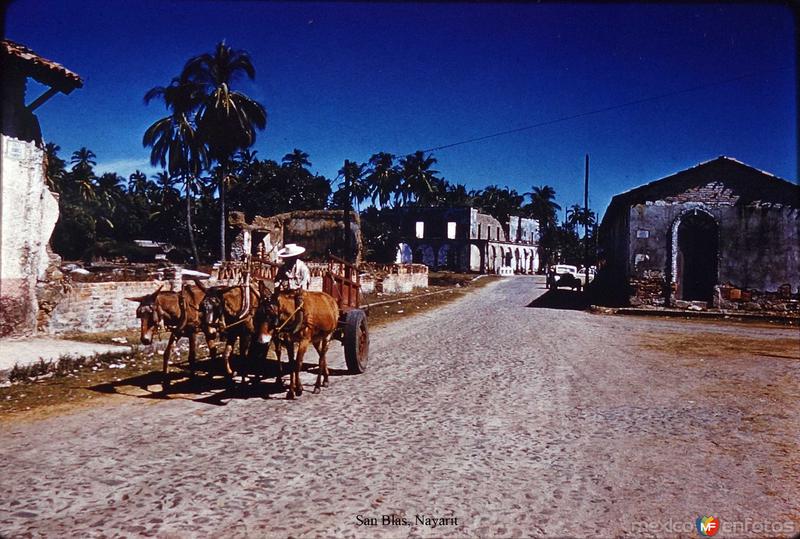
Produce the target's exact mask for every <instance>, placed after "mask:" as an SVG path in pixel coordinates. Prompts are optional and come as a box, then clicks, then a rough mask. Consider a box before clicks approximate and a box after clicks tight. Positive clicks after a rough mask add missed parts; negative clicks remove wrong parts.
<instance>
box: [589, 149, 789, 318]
mask: <svg viewBox="0 0 800 539" xmlns="http://www.w3.org/2000/svg"><path fill="white" fill-rule="evenodd" d="M799 225H800V187H798V185H796V184H794V183H791V182H788V181H786V180H783V179H781V178H778V177H776V176H773V175H772V174H769V173H767V172H763V171H761V170H757V169H755V168H753V167H750V166H748V165H746V164H744V163H741V162H739V161H736V160H735V159H732V158H729V157H719V158H717V159H714V160H712V161H707V162H705V163H701V164H699V165H697V166H694V167H692V168H690V169H688V170H684V171H682V172H678V173H677V174H673V175H672V176H668V177H666V178H662V179H660V180H656V181H654V182H651V183H648V184H646V185H643V186H641V187H637V188H636V189H633V190H631V191H628V192H625V193H622V194H620V195H617V196H615V197H614V198H613V199H612V200H611V204H610V205H609V207H608V209H607V210H606V213H605V216H604V218H603V222H602V224H601V225H600V231H599V233H600V242H601V259H602V260H603V268H602V271H601V276H602V279H601V278H600V277H601V276H598V282H597V284H598V285H601V284H602V285H603V286H604V287H605V288H606V289H607V290H614V291H616V292H617V293H618V298H617V299H622V300H624V301H627V302H629V303H631V304H634V305H642V304H653V305H669V306H677V307H688V306H689V305H690V303H689V302H695V304H694V305H695V306H696V307H701V308H702V306H703V305H705V306H717V307H722V308H731V309H733V308H744V309H761V308H769V309H778V310H784V309H785V310H792V309H796V308H797V298H798V286H800V233H799V232H798V226H799Z"/></svg>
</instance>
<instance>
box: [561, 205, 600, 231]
mask: <svg viewBox="0 0 800 539" xmlns="http://www.w3.org/2000/svg"><path fill="white" fill-rule="evenodd" d="M595 221H596V219H595V215H594V212H593V211H591V210H589V209H588V208H584V207H583V206H581V205H579V204H573V205H572V206H570V208H569V209H568V210H567V223H566V224H567V226H568V227H570V228H572V229H574V228H575V227H577V226H579V225H580V226H583V228H584V233H587V232H588V229H589V227H591V226H593V225H594V223H595Z"/></svg>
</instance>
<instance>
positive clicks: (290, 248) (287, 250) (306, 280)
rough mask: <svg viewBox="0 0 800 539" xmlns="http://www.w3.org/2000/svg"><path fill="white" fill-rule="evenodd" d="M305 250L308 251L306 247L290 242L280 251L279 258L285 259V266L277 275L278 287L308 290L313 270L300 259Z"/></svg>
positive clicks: (276, 282)
mask: <svg viewBox="0 0 800 539" xmlns="http://www.w3.org/2000/svg"><path fill="white" fill-rule="evenodd" d="M304 252H306V249H305V247H300V246H299V245H296V244H294V243H288V244H286V245H285V246H284V247H283V248H282V249H281V250H279V251H278V258H280V259H282V260H283V266H281V267H280V269H279V270H278V274H277V275H276V276H275V286H276V287H277V288H288V289H289V290H308V287H309V286H310V285H311V272H310V271H309V269H308V266H306V263H305V262H303V261H302V260H300V255H301V254H303V253H304Z"/></svg>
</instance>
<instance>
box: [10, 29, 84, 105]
mask: <svg viewBox="0 0 800 539" xmlns="http://www.w3.org/2000/svg"><path fill="white" fill-rule="evenodd" d="M0 45H1V46H0V53H2V63H3V64H4V65H6V66H16V67H17V68H19V69H21V70H22V71H23V72H24V73H25V74H26V75H28V76H29V77H32V78H33V79H35V80H36V81H38V82H40V83H42V84H46V85H47V86H52V87H53V88H56V89H57V90H59V91H61V92H63V93H65V94H68V93H70V92H71V91H72V90H74V89H75V88H80V87H82V86H83V80H81V78H80V76H79V75H77V74H76V73H73V72H72V71H70V70H69V69H67V68H65V67H64V66H62V65H61V64H57V63H56V62H53V61H52V60H48V59H47V58H42V57H41V56H39V55H38V54H36V53H35V52H33V51H32V50H30V49H29V48H28V47H25V46H24V45H20V44H19V43H15V42H14V41H11V40H8V39H3V40H0Z"/></svg>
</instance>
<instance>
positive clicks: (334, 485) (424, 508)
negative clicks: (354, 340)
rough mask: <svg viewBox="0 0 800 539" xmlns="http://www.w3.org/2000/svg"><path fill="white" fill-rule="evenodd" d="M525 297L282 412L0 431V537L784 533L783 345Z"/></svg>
mask: <svg viewBox="0 0 800 539" xmlns="http://www.w3.org/2000/svg"><path fill="white" fill-rule="evenodd" d="M544 291H545V290H544V282H543V279H540V278H530V277H516V278H510V279H506V280H503V281H499V282H496V283H492V284H490V285H488V286H486V287H485V288H483V289H481V290H479V291H476V292H474V293H473V294H470V295H467V296H465V297H464V298H462V299H460V300H458V301H456V302H453V303H451V304H448V305H445V306H443V307H441V308H439V309H437V310H435V311H432V312H429V313H425V314H420V315H417V316H415V317H412V318H408V319H404V320H401V321H399V322H397V323H395V324H392V325H391V326H387V327H384V328H379V329H377V330H376V331H374V332H373V333H372V343H371V348H370V365H369V370H368V372H367V373H366V374H363V375H360V376H344V375H338V376H333V377H332V379H331V387H330V388H327V389H324V390H323V392H322V394H321V395H312V394H310V389H311V384H313V380H314V378H315V376H314V375H312V374H311V373H305V374H304V375H303V376H304V382H305V383H307V384H308V386H307V389H308V390H309V391H308V392H307V393H305V394H304V395H303V396H302V397H301V398H300V399H299V400H297V401H286V400H283V398H282V395H276V396H273V397H272V398H266V397H267V394H266V393H264V394H263V395H252V394H247V396H249V398H244V397H237V396H236V395H235V394H226V395H222V396H220V395H211V394H200V395H198V394H185V395H172V396H171V397H170V398H169V399H159V398H155V397H156V395H154V394H150V393H147V392H146V391H143V390H141V389H136V388H128V389H126V390H125V393H126V394H127V395H129V396H127V397H117V398H116V399H113V400H112V401H106V404H105V405H104V406H98V407H93V408H89V409H82V410H78V411H76V412H74V413H72V414H68V415H62V416H59V417H51V418H47V419H43V420H39V421H24V422H12V423H6V424H2V426H1V427H0V428H3V429H4V432H3V435H2V437H0V452H1V453H2V455H3V459H0V489H2V490H1V491H2V492H3V495H2V496H0V535H8V536H11V537H17V536H22V537H31V536H32V537H37V536H47V537H61V536H70V537H74V536H81V537H84V536H86V537H93V536H94V537H99V536H123V537H139V536H152V537H164V538H168V537H221V536H224V537H288V536H292V537H329V536H335V537H370V538H371V537H442V536H446V537H465V536H472V537H523V536H541V537H564V536H574V537H587V536H595V537H612V536H644V537H665V536H676V535H677V536H685V537H697V536H698V535H697V532H696V531H695V530H694V521H695V519H697V518H698V517H699V516H703V515H713V516H716V517H717V518H719V519H720V522H721V524H722V530H721V531H720V532H719V533H718V534H717V536H716V537H741V536H750V537H763V536H765V535H773V536H790V535H792V534H793V533H796V532H800V501H799V500H800V496H798V486H799V485H800V456H798V453H797V451H798V449H797V448H798V445H799V444H800V414H798V412H800V390H799V389H798V388H799V387H800V385H799V384H798V383H799V382H800V368H799V367H800V355H798V350H796V349H795V348H794V346H793V345H794V343H797V342H798V341H797V339H798V337H799V336H800V335H798V331H797V329H792V328H789V329H780V328H778V329H770V328H762V327H756V326H743V325H730V324H729V325H715V324H713V323H710V322H709V323H707V322H692V323H686V322H681V321H677V320H660V319H641V318H632V317H612V316H603V315H591V314H587V313H584V312H580V311H569V310H556V309H535V308H528V307H527V305H528V304H529V303H530V302H531V301H532V300H533V299H534V298H535V297H537V296H538V295H540V294H542V293H544ZM715 341H716V342H719V343H721V344H725V346H721V347H719V348H717V347H714V346H709V345H708V343H710V342H711V343H713V342H715ZM737 343H740V344H741V346H739V345H737ZM770 343H771V344H770ZM776 343H777V344H776ZM781 343H784V344H781ZM798 348H800V345H798ZM333 350H334V354H333V355H332V357H331V358H330V364H331V366H332V367H333V368H334V369H337V370H341V369H344V361H343V359H342V357H341V347H340V346H338V345H335V346H334V347H333ZM311 361H314V355H313V354H312V355H311ZM122 390H123V388H120V391H122ZM434 525H435V527H434Z"/></svg>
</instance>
